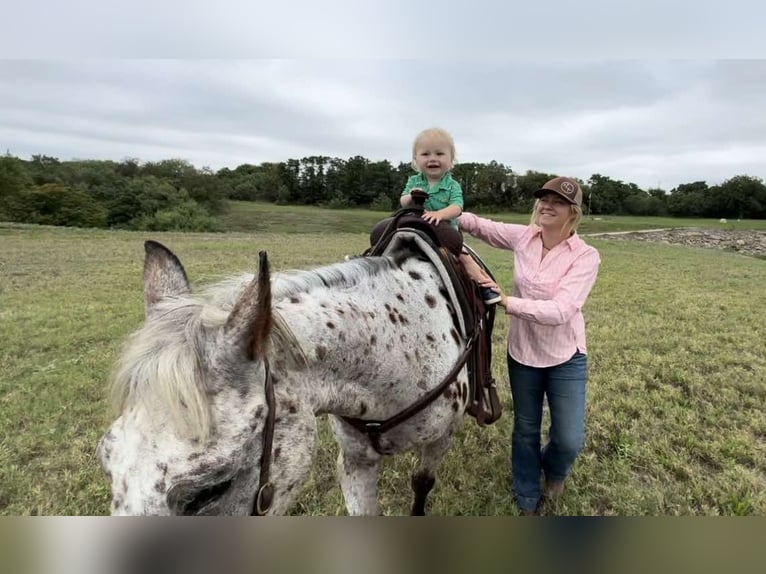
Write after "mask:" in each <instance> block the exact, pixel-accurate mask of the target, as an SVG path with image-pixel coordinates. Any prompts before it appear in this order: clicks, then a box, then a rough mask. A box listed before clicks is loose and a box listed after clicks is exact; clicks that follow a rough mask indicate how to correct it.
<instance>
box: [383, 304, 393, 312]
mask: <svg viewBox="0 0 766 574" xmlns="http://www.w3.org/2000/svg"><path fill="white" fill-rule="evenodd" d="M384 307H385V308H386V311H388V312H389V313H390V312H391V305H389V304H388V303H386V304H385V305H384Z"/></svg>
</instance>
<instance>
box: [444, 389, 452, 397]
mask: <svg viewBox="0 0 766 574" xmlns="http://www.w3.org/2000/svg"><path fill="white" fill-rule="evenodd" d="M442 394H443V395H444V398H445V399H451V398H452V392H451V391H450V388H449V387H447V388H446V389H444V392H443V393H442Z"/></svg>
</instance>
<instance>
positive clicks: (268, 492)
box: [250, 357, 276, 516]
mask: <svg viewBox="0 0 766 574" xmlns="http://www.w3.org/2000/svg"><path fill="white" fill-rule="evenodd" d="M263 366H264V368H265V369H266V377H265V380H264V382H263V387H264V391H265V393H266V406H267V407H268V413H267V414H266V426H265V427H264V429H263V450H262V451H261V475H260V479H259V481H258V484H259V486H258V493H257V494H256V496H255V500H254V501H253V508H252V510H251V511H250V516H265V515H266V513H267V512H268V511H269V509H270V508H271V503H272V502H273V501H274V485H273V484H271V482H270V481H269V472H270V470H271V449H272V447H273V445H274V420H275V418H276V413H275V411H276V401H275V400H274V380H273V379H272V377H271V368H270V367H269V360H268V359H267V358H265V357H264V359H263Z"/></svg>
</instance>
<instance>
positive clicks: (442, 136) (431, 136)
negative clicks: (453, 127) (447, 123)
mask: <svg viewBox="0 0 766 574" xmlns="http://www.w3.org/2000/svg"><path fill="white" fill-rule="evenodd" d="M423 140H439V141H443V142H447V143H448V144H449V151H450V155H451V156H452V163H455V159H456V157H455V156H456V152H455V140H454V139H453V138H452V134H450V133H449V132H448V131H447V130H445V129H443V128H428V129H427V130H423V131H422V132H420V133H419V134H418V135H417V136H415V141H413V142H412V167H413V168H414V169H415V171H417V169H418V167H417V164H416V163H415V156H416V155H417V150H418V144H420V142H422V141H423Z"/></svg>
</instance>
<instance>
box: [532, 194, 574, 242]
mask: <svg viewBox="0 0 766 574" xmlns="http://www.w3.org/2000/svg"><path fill="white" fill-rule="evenodd" d="M569 208H570V212H569V219H568V220H567V222H566V223H565V224H564V227H562V228H561V234H562V236H563V237H569V236H570V235H572V234H573V233H574V232H575V231H577V227H578V226H579V225H580V221H582V207H580V206H579V205H575V204H574V203H573V204H571V205H570V206H569ZM539 221H540V200H539V199H536V200H535V205H534V207H532V217H531V218H530V220H529V223H530V225H539Z"/></svg>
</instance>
